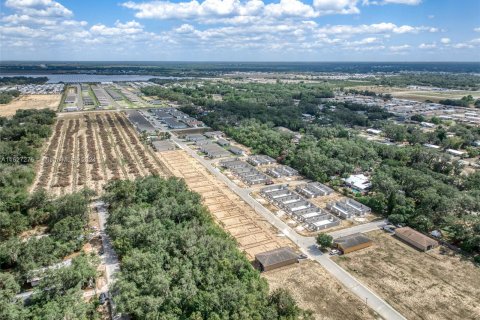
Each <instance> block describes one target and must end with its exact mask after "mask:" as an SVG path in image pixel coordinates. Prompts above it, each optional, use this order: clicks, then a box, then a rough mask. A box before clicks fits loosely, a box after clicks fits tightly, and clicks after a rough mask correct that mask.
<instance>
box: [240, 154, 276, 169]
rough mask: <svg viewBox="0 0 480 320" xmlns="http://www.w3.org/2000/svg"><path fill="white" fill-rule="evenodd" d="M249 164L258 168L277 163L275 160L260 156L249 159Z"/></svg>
mask: <svg viewBox="0 0 480 320" xmlns="http://www.w3.org/2000/svg"><path fill="white" fill-rule="evenodd" d="M247 162H248V163H250V164H251V165H252V166H255V167H257V166H263V165H269V164H273V163H276V162H277V161H275V159H273V158H271V157H269V156H266V155H263V154H260V155H255V156H250V157H248V159H247Z"/></svg>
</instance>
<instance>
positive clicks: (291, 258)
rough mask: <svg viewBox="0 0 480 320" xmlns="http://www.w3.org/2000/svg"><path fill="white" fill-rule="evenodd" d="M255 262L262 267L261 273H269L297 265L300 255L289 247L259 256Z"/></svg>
mask: <svg viewBox="0 0 480 320" xmlns="http://www.w3.org/2000/svg"><path fill="white" fill-rule="evenodd" d="M255 261H256V262H258V264H259V265H260V269H261V271H269V270H273V269H276V268H280V267H283V266H288V265H290V264H294V263H297V262H298V254H296V253H295V252H294V251H293V250H292V249H291V248H289V247H282V248H278V249H275V250H271V251H266V252H263V253H259V254H257V255H256V256H255Z"/></svg>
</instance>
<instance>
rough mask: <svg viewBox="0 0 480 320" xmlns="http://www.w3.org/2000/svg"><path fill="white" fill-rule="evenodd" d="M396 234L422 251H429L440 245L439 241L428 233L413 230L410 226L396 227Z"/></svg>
mask: <svg viewBox="0 0 480 320" xmlns="http://www.w3.org/2000/svg"><path fill="white" fill-rule="evenodd" d="M395 236H396V237H398V238H400V239H402V240H403V241H405V242H406V243H408V244H410V245H412V246H413V247H415V248H417V249H418V250H420V251H428V250H430V249H433V248H435V247H437V246H438V241H437V240H434V239H432V238H430V237H427V236H426V235H424V234H422V233H420V232H418V231H416V230H413V229H412V228H410V227H403V228H397V229H395Z"/></svg>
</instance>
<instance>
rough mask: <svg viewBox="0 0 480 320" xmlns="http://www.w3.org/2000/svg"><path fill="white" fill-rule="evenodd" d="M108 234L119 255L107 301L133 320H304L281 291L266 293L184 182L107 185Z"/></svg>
mask: <svg viewBox="0 0 480 320" xmlns="http://www.w3.org/2000/svg"><path fill="white" fill-rule="evenodd" d="M105 190H106V193H105V195H104V200H105V201H106V203H108V204H109V213H110V215H109V218H108V222H107V232H108V233H109V235H110V236H111V238H112V240H113V245H114V247H115V250H116V252H117V253H118V254H119V256H120V258H121V261H122V262H121V272H120V273H119V276H118V280H117V281H116V282H115V285H114V288H113V291H114V292H116V296H115V297H114V300H115V302H116V305H117V307H118V310H119V311H120V312H123V313H126V314H129V315H130V316H132V317H133V319H239V320H240V319H259V320H260V319H262V320H264V319H310V318H311V317H310V314H309V313H307V312H304V311H303V310H301V309H300V308H298V306H297V305H296V303H295V301H294V300H293V299H292V298H291V297H290V295H289V294H288V292H286V291H284V290H280V291H275V292H273V293H272V294H270V295H269V294H268V285H267V282H266V281H265V280H264V279H262V278H260V275H259V272H258V271H256V270H254V269H253V267H252V266H251V265H250V263H249V262H248V261H247V260H246V258H245V256H244V255H243V254H242V253H241V252H240V251H239V250H238V249H237V245H236V242H235V240H234V239H233V238H232V237H230V236H228V235H227V234H226V233H225V232H224V231H222V229H220V228H219V227H218V226H217V225H216V224H215V223H214V221H213V220H212V218H211V215H210V214H209V212H208V211H207V210H206V208H205V207H203V206H202V205H201V198H200V196H199V195H198V194H197V193H193V192H191V191H189V190H188V188H187V186H186V184H185V183H184V181H183V180H179V179H176V178H170V179H168V180H165V179H161V178H159V177H147V178H143V179H137V180H136V181H112V182H110V183H109V184H108V185H107V186H106V187H105Z"/></svg>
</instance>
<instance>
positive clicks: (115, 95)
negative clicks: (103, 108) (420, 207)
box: [105, 88, 123, 101]
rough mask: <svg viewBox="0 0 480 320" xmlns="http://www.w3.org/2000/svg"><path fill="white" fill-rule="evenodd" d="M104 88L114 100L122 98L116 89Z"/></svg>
mask: <svg viewBox="0 0 480 320" xmlns="http://www.w3.org/2000/svg"><path fill="white" fill-rule="evenodd" d="M105 90H106V91H107V93H108V94H109V95H110V96H111V97H112V98H113V100H115V101H121V100H123V96H122V95H121V94H120V93H118V92H117V91H115V90H113V89H110V88H107V89H105Z"/></svg>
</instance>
